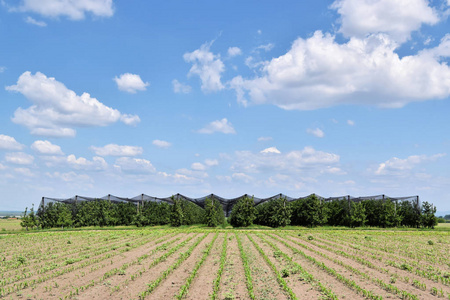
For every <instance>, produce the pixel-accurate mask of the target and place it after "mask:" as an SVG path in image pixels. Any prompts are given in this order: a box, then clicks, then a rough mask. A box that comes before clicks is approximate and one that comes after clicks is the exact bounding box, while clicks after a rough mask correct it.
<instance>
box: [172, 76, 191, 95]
mask: <svg viewBox="0 0 450 300" xmlns="http://www.w3.org/2000/svg"><path fill="white" fill-rule="evenodd" d="M172 86H173V92H174V93H176V94H189V93H190V92H191V91H192V88H191V86H190V85H187V84H184V83H181V82H179V81H178V80H176V79H174V80H172Z"/></svg>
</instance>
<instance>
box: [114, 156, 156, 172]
mask: <svg viewBox="0 0 450 300" xmlns="http://www.w3.org/2000/svg"><path fill="white" fill-rule="evenodd" d="M114 167H116V168H117V169H119V170H120V171H122V172H126V173H133V174H148V173H155V172H156V169H155V167H154V166H153V165H152V163H151V162H150V161H149V160H146V159H141V158H131V157H120V158H118V159H116V162H115V164H114Z"/></svg>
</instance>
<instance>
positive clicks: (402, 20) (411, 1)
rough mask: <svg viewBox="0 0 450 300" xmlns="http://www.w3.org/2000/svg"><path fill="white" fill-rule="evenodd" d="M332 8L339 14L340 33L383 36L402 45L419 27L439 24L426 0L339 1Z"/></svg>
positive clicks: (357, 35)
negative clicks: (377, 34)
mask: <svg viewBox="0 0 450 300" xmlns="http://www.w3.org/2000/svg"><path fill="white" fill-rule="evenodd" d="M331 7H332V8H333V9H336V10H337V12H338V13H339V14H340V15H341V19H340V23H341V27H340V32H342V33H343V34H344V35H345V36H347V37H360V38H363V37H365V36H367V35H369V34H372V33H386V34H388V35H389V36H390V37H392V38H393V39H394V40H395V41H398V42H404V41H405V40H407V39H409V38H410V36H411V32H413V31H416V30H419V29H420V27H421V25H422V24H428V25H434V24H436V23H437V22H438V21H439V16H438V13H437V11H435V10H434V9H433V8H431V7H430V6H429V2H428V1H427V0H408V1H391V0H377V1H373V0H338V1H335V2H334V3H333V4H332V6H331Z"/></svg>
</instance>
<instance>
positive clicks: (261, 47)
mask: <svg viewBox="0 0 450 300" xmlns="http://www.w3.org/2000/svg"><path fill="white" fill-rule="evenodd" d="M273 47H275V45H274V44H272V43H268V44H265V45H259V46H258V47H256V48H255V51H258V50H264V51H266V52H269V51H270V50H272V49H273Z"/></svg>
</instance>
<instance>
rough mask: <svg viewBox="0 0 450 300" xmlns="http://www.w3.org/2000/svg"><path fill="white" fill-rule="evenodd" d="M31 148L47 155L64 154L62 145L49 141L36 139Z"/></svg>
mask: <svg viewBox="0 0 450 300" xmlns="http://www.w3.org/2000/svg"><path fill="white" fill-rule="evenodd" d="M31 149H33V150H35V151H37V152H39V153H41V154H45V155H64V153H63V152H62V150H61V147H60V146H58V145H54V144H52V143H51V142H49V141H35V142H34V143H33V144H31Z"/></svg>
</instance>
